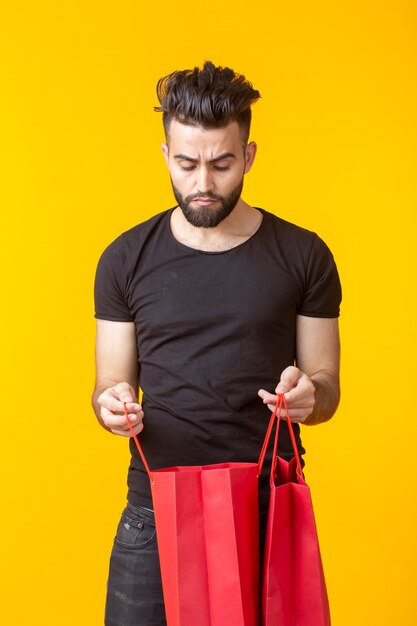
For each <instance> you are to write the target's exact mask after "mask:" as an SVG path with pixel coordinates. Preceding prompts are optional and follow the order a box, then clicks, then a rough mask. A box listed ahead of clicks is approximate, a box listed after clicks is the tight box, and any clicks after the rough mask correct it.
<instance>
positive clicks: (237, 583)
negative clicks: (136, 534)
mask: <svg viewBox="0 0 417 626" xmlns="http://www.w3.org/2000/svg"><path fill="white" fill-rule="evenodd" d="M125 411H126V407H125ZM126 419H127V414H126ZM127 421H128V424H129V427H130V429H131V433H132V436H133V437H134V440H135V442H136V446H137V448H138V450H139V453H140V455H141V457H142V460H143V462H144V464H145V467H146V470H147V472H148V474H149V478H150V481H151V488H152V500H153V505H154V510H155V525H156V534H157V540H158V550H159V558H160V565H161V575H162V587H163V592H164V602H165V612H166V618H167V623H168V626H258V625H259V613H260V610H259V609H260V604H259V596H260V591H259V530H258V526H259V521H258V515H259V512H258V476H259V474H260V471H261V465H262V462H263V456H262V459H261V458H260V462H259V463H222V464H217V465H205V466H204V465H203V466H187V467H170V468H167V469H159V470H153V471H151V470H150V469H149V466H148V464H147V462H146V459H145V457H144V455H143V452H142V449H141V446H140V444H139V441H138V439H137V437H136V435H135V434H134V432H133V429H132V427H131V424H130V422H129V420H127ZM272 428H273V419H272V417H271V420H270V424H269V427H268V431H267V435H266V437H265V442H264V446H263V450H264V449H266V446H267V443H268V440H269V437H270V435H271V431H272Z"/></svg>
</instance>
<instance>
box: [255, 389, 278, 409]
mask: <svg viewBox="0 0 417 626" xmlns="http://www.w3.org/2000/svg"><path fill="white" fill-rule="evenodd" d="M258 396H259V397H260V398H262V400H263V403H264V404H271V403H274V408H275V404H276V402H277V400H278V398H277V396H276V395H274V394H273V393H270V392H269V391H266V389H259V391H258Z"/></svg>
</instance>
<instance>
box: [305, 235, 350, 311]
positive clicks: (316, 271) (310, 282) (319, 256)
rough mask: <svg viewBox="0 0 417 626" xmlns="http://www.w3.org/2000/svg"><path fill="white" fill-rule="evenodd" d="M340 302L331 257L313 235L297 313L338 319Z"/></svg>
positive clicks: (337, 274) (334, 267) (338, 280)
mask: <svg viewBox="0 0 417 626" xmlns="http://www.w3.org/2000/svg"><path fill="white" fill-rule="evenodd" d="M341 300H342V288H341V285H340V279H339V273H338V271H337V267H336V263H335V261H334V258H333V255H332V253H331V252H330V250H329V248H328V247H327V245H326V244H325V243H324V241H323V240H322V239H320V237H318V236H317V235H314V239H313V244H312V246H311V251H310V256H309V259H308V265H307V274H306V282H305V289H304V296H303V299H302V301H301V305H300V307H299V310H298V313H299V315H305V316H308V317H339V314H340V303H341Z"/></svg>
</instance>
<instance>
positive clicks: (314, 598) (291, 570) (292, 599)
mask: <svg viewBox="0 0 417 626" xmlns="http://www.w3.org/2000/svg"><path fill="white" fill-rule="evenodd" d="M283 405H284V407H285V409H286V411H287V424H288V430H289V432H290V436H291V441H292V445H293V449H294V454H295V457H294V458H293V459H292V460H291V461H290V462H289V463H288V462H287V461H284V460H283V459H281V458H280V457H278V456H277V449H278V433H279V427H280V421H281V408H282V406H283ZM277 407H278V417H277V423H276V433H275V442H274V454H273V462H272V468H271V478H270V485H271V494H270V501H269V512H268V524H267V531H266V541H265V556H264V567H263V588H262V617H263V626H330V610H329V602H328V598H327V591H326V583H325V580H324V573H323V566H322V561H321V556H320V548H319V543H318V537H317V530H316V524H315V520H314V513H313V505H312V501H311V495H310V489H309V487H308V485H307V484H306V482H305V480H304V476H303V472H302V469H301V464H300V459H299V456H298V450H297V445H296V442H295V438H294V433H293V430H292V425H291V421H290V419H289V417H288V408H287V404H286V401H285V397H284V396H283V395H280V397H279V399H278V402H277Z"/></svg>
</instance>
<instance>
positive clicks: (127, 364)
mask: <svg viewBox="0 0 417 626" xmlns="http://www.w3.org/2000/svg"><path fill="white" fill-rule="evenodd" d="M138 375H139V364H138V354H137V347H136V329H135V324H134V322H111V321H108V320H100V319H98V320H97V335H96V384H95V389H94V393H93V397H92V404H93V408H94V412H95V414H96V416H97V419H98V421H99V422H100V424H101V425H102V426H103V428H105V429H106V430H108V431H109V432H112V433H114V434H116V435H122V436H125V437H130V430H129V427H128V425H127V423H126V417H125V414H124V408H123V402H127V409H128V412H129V418H130V420H131V423H132V426H133V430H134V431H135V433H136V434H138V433H140V431H141V430H142V429H143V424H142V419H143V411H142V407H141V406H140V404H138V401H137V395H138Z"/></svg>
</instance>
